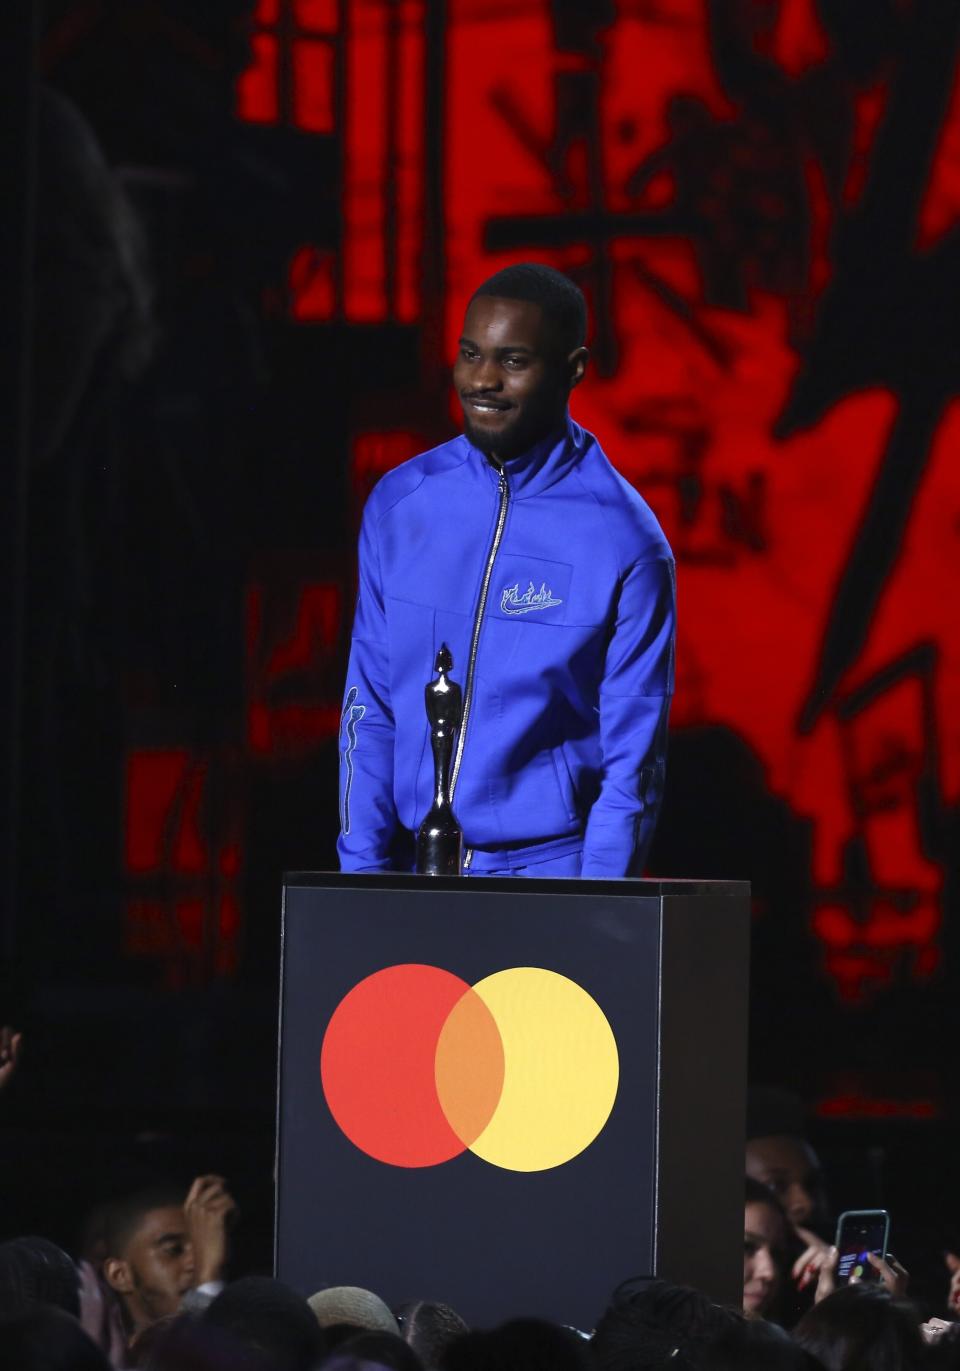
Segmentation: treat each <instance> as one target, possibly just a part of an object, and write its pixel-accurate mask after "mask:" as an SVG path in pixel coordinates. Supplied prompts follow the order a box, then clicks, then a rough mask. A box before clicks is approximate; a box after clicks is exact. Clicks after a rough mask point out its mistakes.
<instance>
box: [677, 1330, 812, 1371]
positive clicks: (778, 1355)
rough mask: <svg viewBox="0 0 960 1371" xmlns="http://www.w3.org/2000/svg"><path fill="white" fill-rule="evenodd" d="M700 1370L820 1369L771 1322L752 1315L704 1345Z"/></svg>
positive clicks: (764, 1370) (809, 1355)
mask: <svg viewBox="0 0 960 1371" xmlns="http://www.w3.org/2000/svg"><path fill="white" fill-rule="evenodd" d="M698 1368H699V1371H821V1367H820V1362H819V1361H817V1359H816V1357H814V1356H813V1355H812V1354H811V1353H810V1352H808V1351H806V1349H805V1348H803V1347H798V1346H797V1344H796V1343H795V1342H794V1341H793V1340H792V1339H791V1338H790V1336H789V1334H787V1333H785V1332H784V1331H783V1329H782V1328H778V1327H777V1325H776V1324H774V1323H767V1322H766V1321H765V1320H763V1319H751V1320H750V1321H749V1322H747V1323H742V1324H740V1325H739V1326H738V1327H736V1328H731V1329H729V1330H728V1331H727V1332H726V1333H721V1334H720V1336H719V1337H718V1338H716V1339H714V1341H713V1342H710V1343H708V1344H707V1345H706V1347H704V1349H703V1352H702V1354H701V1356H700V1359H699V1361H698Z"/></svg>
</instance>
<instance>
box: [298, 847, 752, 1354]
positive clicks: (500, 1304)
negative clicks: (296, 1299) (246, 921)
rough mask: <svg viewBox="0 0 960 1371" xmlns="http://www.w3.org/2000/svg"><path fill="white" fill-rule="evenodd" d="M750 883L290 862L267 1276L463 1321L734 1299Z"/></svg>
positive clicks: (580, 1320) (580, 1316)
mask: <svg viewBox="0 0 960 1371" xmlns="http://www.w3.org/2000/svg"><path fill="white" fill-rule="evenodd" d="M748 947H749V886H748V885H747V883H745V882H718V881H705V882H692V881H634V880H629V881H551V880H541V881H534V880H501V879H483V878H470V879H464V878H443V877H440V878H432V879H429V878H423V877H416V876H404V875H396V876H342V875H325V874H301V873H297V874H292V875H289V876H287V878H286V880H285V884H284V907H283V964H282V989H281V1018H280V1058H279V1094H278V1107H277V1210H276V1213H277V1218H276V1270H277V1275H278V1276H279V1277H280V1279H281V1280H284V1281H286V1282H288V1283H289V1284H290V1285H292V1286H294V1287H295V1288H297V1289H298V1290H300V1291H302V1292H303V1293H304V1294H307V1295H309V1294H311V1293H312V1292H313V1291H314V1290H317V1289H319V1288H321V1287H322V1286H324V1285H340V1284H344V1285H361V1286H366V1287H368V1288H370V1289H372V1290H375V1291H376V1292H377V1293H378V1294H380V1295H382V1296H383V1297H384V1299H386V1300H387V1301H388V1302H391V1303H394V1304H395V1303H399V1302H400V1301H403V1300H405V1299H412V1298H426V1299H435V1300H444V1301H446V1302H447V1303H449V1304H452V1305H453V1306H454V1308H455V1309H457V1310H459V1311H460V1312H461V1313H462V1314H463V1316H464V1317H465V1318H466V1319H467V1320H468V1322H470V1323H471V1324H473V1325H474V1326H489V1325H492V1324H494V1323H497V1322H500V1321H502V1320H503V1319H506V1318H511V1317H516V1316H520V1315H536V1316H540V1317H544V1318H551V1319H555V1320H557V1321H559V1322H563V1323H572V1324H575V1325H576V1326H578V1327H580V1328H584V1329H589V1328H591V1327H592V1326H593V1324H594V1322H595V1320H596V1318H597V1317H598V1315H599V1313H600V1312H601V1310H602V1309H603V1307H604V1305H605V1303H606V1301H607V1298H608V1296H609V1294H610V1292H611V1290H612V1289H613V1287H614V1286H615V1285H616V1284H617V1283H618V1282H619V1281H621V1280H623V1279H625V1278H626V1277H628V1276H638V1275H639V1276H654V1275H658V1276H664V1277H666V1278H667V1279H670V1280H673V1281H677V1282H681V1283H685V1284H690V1285H694V1286H696V1287H697V1288H699V1289H700V1290H703V1291H704V1292H706V1293H707V1294H709V1295H711V1296H712V1297H713V1298H715V1299H717V1300H720V1301H723V1302H728V1303H730V1304H732V1305H734V1306H739V1302H740V1297H741V1288H742V1261H741V1256H742V1232H743V1230H742V1227H741V1225H742V1220H743V1130H744V1096H745V1072H746V1028H747V973H748Z"/></svg>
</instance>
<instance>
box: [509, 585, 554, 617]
mask: <svg viewBox="0 0 960 1371" xmlns="http://www.w3.org/2000/svg"><path fill="white" fill-rule="evenodd" d="M562 604H563V601H562V600H557V599H555V598H554V596H553V593H552V592H551V590H550V587H549V586H548V585H547V583H546V581H544V582H543V583H542V585H541V586H540V589H539V590H536V589H534V585H533V582H532V581H531V582H530V583H529V585H528V586H527V588H526V590H525V591H524V592H523V594H522V595H521V594H520V582H519V581H517V582H516V584H515V585H512V586H506V587H505V588H504V589H503V590H502V591H501V593H500V608H501V609H502V610H503V612H504V614H529V613H530V611H531V610H533V609H551V608H552V607H553V606H554V605H562Z"/></svg>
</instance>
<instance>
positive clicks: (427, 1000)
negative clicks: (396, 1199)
mask: <svg viewBox="0 0 960 1371" xmlns="http://www.w3.org/2000/svg"><path fill="white" fill-rule="evenodd" d="M469 991H470V986H469V985H468V984H467V982H466V981H462V980H461V979H460V977H459V976H454V975H452V974H451V973H450V972H449V971H442V970H441V969H440V968H439V967H436V966H420V965H416V964H408V965H403V966H388V967H386V968H385V969H384V970H383V971H376V972H374V974H373V975H372V976H367V977H366V978H365V979H364V980H362V981H361V982H360V983H359V985H355V986H354V987H353V989H352V990H351V991H350V992H349V993H348V994H347V995H346V996H344V998H343V999H342V1000H341V1001H340V1003H339V1004H338V1005H337V1008H336V1009H335V1010H334V1013H333V1017H332V1018H331V1020H330V1023H329V1024H328V1025H327V1031H326V1033H325V1034H324V1038H323V1047H322V1048H321V1051H320V1077H321V1080H322V1082H323V1092H324V1094H325V1095H326V1097H327V1104H328V1105H329V1106H330V1112H331V1113H332V1114H333V1117H334V1119H335V1120H336V1121H337V1124H338V1125H339V1127H340V1128H341V1129H342V1130H343V1132H344V1133H345V1134H346V1135H347V1137H348V1138H349V1139H350V1141H351V1142H352V1143H353V1144H354V1145H355V1146H356V1147H359V1148H360V1150H361V1151H362V1152H366V1153H367V1154H368V1156H371V1157H375V1158H376V1159H377V1161H381V1162H387V1163H388V1164H389V1165H391V1166H410V1167H414V1166H436V1165H437V1164H438V1163H439V1162H445V1161H449V1160H450V1158H451V1157H456V1156H457V1155H458V1154H459V1153H461V1152H463V1151H464V1150H465V1143H464V1142H463V1141H462V1140H461V1139H460V1138H459V1137H457V1135H456V1133H454V1131H453V1129H452V1128H451V1127H450V1124H449V1123H448V1122H447V1119H446V1117H445V1115H444V1113H443V1110H442V1109H441V1107H440V1101H439V1099H438V1097H437V1086H436V1053H437V1042H438V1040H439V1037H440V1034H441V1032H442V1031H443V1026H444V1024H445V1023H446V1021H447V1019H448V1017H449V1015H450V1012H451V1010H452V1009H453V1007H454V1005H455V1004H456V1003H457V1002H458V1001H459V1000H460V999H461V998H462V996H463V995H465V994H467V993H469Z"/></svg>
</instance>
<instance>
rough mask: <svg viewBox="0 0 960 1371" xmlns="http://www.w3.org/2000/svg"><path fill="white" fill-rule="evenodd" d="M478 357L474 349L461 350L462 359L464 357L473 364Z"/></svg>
mask: <svg viewBox="0 0 960 1371" xmlns="http://www.w3.org/2000/svg"><path fill="white" fill-rule="evenodd" d="M476 355H477V354H476V353H475V352H474V351H473V349H472V348H461V349H460V356H461V357H464V358H465V359H466V360H467V361H468V362H472V361H473V359H474V357H476Z"/></svg>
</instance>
